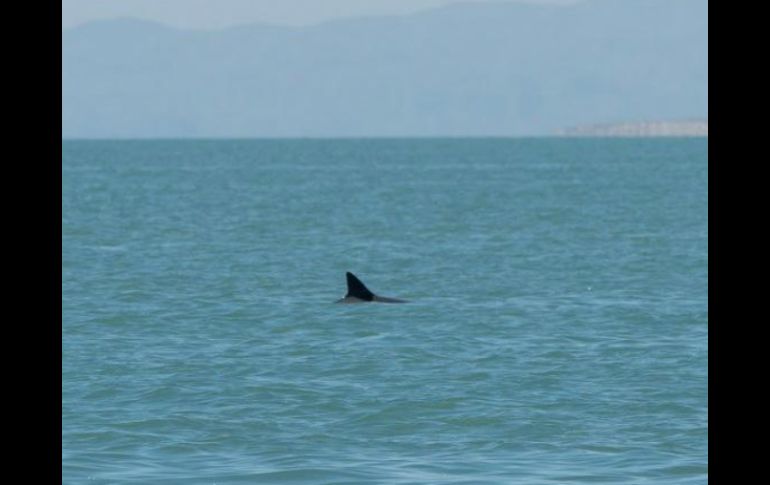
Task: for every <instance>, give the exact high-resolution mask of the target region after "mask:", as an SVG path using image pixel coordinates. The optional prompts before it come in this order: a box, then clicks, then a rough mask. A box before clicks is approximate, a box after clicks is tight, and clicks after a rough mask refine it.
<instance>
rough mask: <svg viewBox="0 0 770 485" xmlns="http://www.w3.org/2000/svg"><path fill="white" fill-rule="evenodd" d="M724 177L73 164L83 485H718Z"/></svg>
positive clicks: (74, 385) (314, 148)
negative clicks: (716, 326)
mask: <svg viewBox="0 0 770 485" xmlns="http://www.w3.org/2000/svg"><path fill="white" fill-rule="evenodd" d="M707 152H708V141H707V139H549V138H543V139H408V140H378V139H375V140H354V139H351V140H189V141H172V140H168V141H63V142H62V184H63V186H62V231H63V232H62V481H63V483H66V484H79V483H94V484H108V483H142V484H261V483H292V484H323V483H329V484H354V483H387V484H407V483H409V484H422V483H467V484H471V483H473V484H485V483H487V484H498V483H500V484H527V485H529V484H531V485H537V484H587V483H602V484H612V483H614V484H677V485H682V484H705V483H707V477H708V454H707V447H708V400H707V390H708V373H707V362H708V348H707V342H708V210H707V197H708V183H707V182H708V155H707ZM346 271H352V272H353V273H355V274H356V275H358V276H359V277H360V278H361V279H362V280H363V281H364V283H366V284H367V286H369V288H370V289H372V290H373V291H374V292H375V293H379V294H382V295H386V296H393V297H400V298H405V299H408V300H410V303H407V304H397V305H387V304H362V305H335V304H333V303H332V302H333V301H335V300H336V299H338V298H340V297H342V296H343V295H344V293H345V272H346Z"/></svg>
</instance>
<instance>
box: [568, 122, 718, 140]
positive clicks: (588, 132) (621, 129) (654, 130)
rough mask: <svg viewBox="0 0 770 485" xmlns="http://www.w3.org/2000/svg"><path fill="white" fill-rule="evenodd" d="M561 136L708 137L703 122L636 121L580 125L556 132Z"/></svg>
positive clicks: (707, 129) (706, 126) (706, 124)
mask: <svg viewBox="0 0 770 485" xmlns="http://www.w3.org/2000/svg"><path fill="white" fill-rule="evenodd" d="M557 134H558V135H563V136H706V137H707V136H708V134H709V122H708V119H705V120H680V121H638V122H625V123H608V124H600V125H581V126H575V127H571V128H566V129H563V130H560V131H559V132H557Z"/></svg>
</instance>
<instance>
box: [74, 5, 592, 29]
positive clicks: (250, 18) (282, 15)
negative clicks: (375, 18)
mask: <svg viewBox="0 0 770 485" xmlns="http://www.w3.org/2000/svg"><path fill="white" fill-rule="evenodd" d="M461 1H462V3H470V2H482V1H488V0H461ZM510 1H519V2H528V3H551V4H565V3H575V1H577V0H510ZM450 3H458V0H62V19H61V23H62V29H66V28H70V27H74V26H77V25H80V24H82V23H85V22H89V21H92V20H98V19H105V18H114V17H137V18H141V19H147V20H155V21H158V22H161V23H164V24H167V25H170V26H173V27H178V28H188V29H219V28H224V27H229V26H232V25H239V24H249V23H270V24H282V25H307V24H314V23H318V22H323V21H326V20H332V19H337V18H342V17H356V16H365V15H399V14H408V13H413V12H417V11H419V10H424V9H428V8H434V7H439V6H441V5H446V4H450Z"/></svg>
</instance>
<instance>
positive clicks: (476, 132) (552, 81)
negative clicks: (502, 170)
mask: <svg viewBox="0 0 770 485" xmlns="http://www.w3.org/2000/svg"><path fill="white" fill-rule="evenodd" d="M707 116H708V2H707V0H623V1H617V0H586V1H584V2H582V3H578V4H575V5H571V6H555V5H550V6H547V5H532V4H523V3H507V2H500V3H473V4H455V5H451V6H449V7H444V8H439V9H435V10H429V11H425V12H422V13H418V14H414V15H409V16H393V17H367V18H357V19H346V20H339V21H333V22H327V23H323V24H319V25H315V26H310V27H304V28H289V27H278V26H269V25H247V26H242V27H237V28H230V29H226V30H221V31H184V30H176V29H172V28H168V27H165V26H163V25H161V24H156V23H151V22H145V21H138V20H131V19H118V20H111V21H100V22H95V23H91V24H87V25H84V26H81V27H78V28H75V29H70V30H66V31H64V32H62V125H63V126H62V136H63V137H67V138H70V137H73V138H78V137H82V138H90V137H94V138H100V137H198V136H200V137H273V136H275V137H282V136H443V135H446V136H465V135H469V136H484V135H496V136H509V135H539V134H551V133H555V132H557V131H558V130H559V129H562V128H565V127H569V126H577V125H584V124H593V123H611V122H617V121H623V120H629V119H684V118H688V119H693V118H706V117H707Z"/></svg>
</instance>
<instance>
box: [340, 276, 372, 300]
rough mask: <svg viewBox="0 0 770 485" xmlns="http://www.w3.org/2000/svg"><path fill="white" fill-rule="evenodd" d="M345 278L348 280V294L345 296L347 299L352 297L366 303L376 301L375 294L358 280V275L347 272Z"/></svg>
mask: <svg viewBox="0 0 770 485" xmlns="http://www.w3.org/2000/svg"><path fill="white" fill-rule="evenodd" d="M345 276H347V278H348V294H347V295H345V298H347V297H349V296H352V297H355V298H358V299H360V300H364V301H372V300H374V293H372V292H371V291H369V288H367V287H366V286H365V285H364V284H363V283H361V280H359V279H358V278H356V275H354V274H353V273H351V272H347V273H345Z"/></svg>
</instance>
